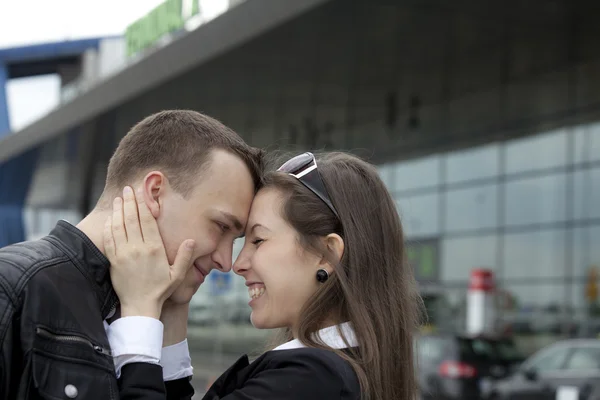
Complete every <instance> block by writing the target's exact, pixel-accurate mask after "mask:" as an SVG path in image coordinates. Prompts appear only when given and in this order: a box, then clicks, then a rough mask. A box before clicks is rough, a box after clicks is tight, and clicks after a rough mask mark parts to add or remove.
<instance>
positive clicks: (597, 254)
mask: <svg viewBox="0 0 600 400" xmlns="http://www.w3.org/2000/svg"><path fill="white" fill-rule="evenodd" d="M599 243H600V226H590V227H582V228H576V229H573V252H572V254H573V277H575V278H576V279H586V278H587V277H588V276H589V274H590V271H591V270H592V269H597V270H598V271H597V272H598V273H599V274H600V245H599ZM598 279H600V276H598Z"/></svg>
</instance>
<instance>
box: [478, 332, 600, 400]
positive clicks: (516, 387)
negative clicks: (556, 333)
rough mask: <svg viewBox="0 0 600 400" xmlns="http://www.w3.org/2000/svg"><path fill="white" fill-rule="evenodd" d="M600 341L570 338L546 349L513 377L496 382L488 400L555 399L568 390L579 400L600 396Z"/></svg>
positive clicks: (529, 359)
mask: <svg viewBox="0 0 600 400" xmlns="http://www.w3.org/2000/svg"><path fill="white" fill-rule="evenodd" d="M599 384H600V341H599V340H590V339H570V340H562V341H559V342H556V343H554V344H552V345H550V346H547V347H545V348H543V349H541V350H539V351H538V352H536V353H535V354H533V355H532V356H531V357H529V358H528V359H527V360H525V361H524V362H523V364H522V365H521V366H520V367H519V368H518V369H517V370H516V371H515V372H514V373H513V374H511V375H510V376H508V377H506V378H505V379H503V380H500V381H498V382H495V383H494V384H493V387H492V389H491V390H490V392H489V396H488V399H489V400H492V399H493V400H555V399H557V393H558V391H560V390H565V388H570V389H568V390H574V389H575V390H577V391H578V392H579V394H578V397H577V398H579V399H580V400H587V399H590V400H591V398H592V397H591V396H592V392H594V391H595V392H596V395H595V396H594V397H596V398H597V397H600V394H599V393H598V385H599Z"/></svg>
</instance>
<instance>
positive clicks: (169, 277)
mask: <svg viewBox="0 0 600 400" xmlns="http://www.w3.org/2000/svg"><path fill="white" fill-rule="evenodd" d="M194 246H195V242H194V241H193V240H186V241H184V242H183V243H182V244H181V246H180V247H179V250H178V252H177V256H176V257H175V262H174V264H173V265H170V264H169V261H168V260H167V255H166V251H165V247H164V245H163V241H162V237H161V236H160V232H159V231H158V225H157V223H156V220H155V219H154V216H153V215H152V213H151V212H150V210H149V209H148V206H147V205H146V203H145V202H144V196H143V194H141V193H139V192H138V194H137V196H135V195H134V194H133V190H132V189H131V188H130V187H126V188H125V189H124V190H123V199H121V198H120V197H117V198H116V199H115V200H114V202H113V213H112V216H111V217H109V218H108V219H107V220H106V224H105V227H104V250H105V253H106V257H107V258H108V259H109V261H110V263H111V267H110V277H111V280H112V283H113V287H114V289H115V292H116V293H117V296H119V300H120V301H121V316H123V317H126V316H134V315H135V316H146V317H152V318H157V319H158V318H160V315H161V309H162V307H163V304H164V302H165V300H166V299H167V298H169V297H170V296H171V294H172V293H173V291H174V290H175V289H176V288H177V287H178V286H179V285H180V284H181V282H182V281H183V278H184V277H185V274H186V273H187V271H188V269H189V268H190V266H191V263H192V253H193V251H194Z"/></svg>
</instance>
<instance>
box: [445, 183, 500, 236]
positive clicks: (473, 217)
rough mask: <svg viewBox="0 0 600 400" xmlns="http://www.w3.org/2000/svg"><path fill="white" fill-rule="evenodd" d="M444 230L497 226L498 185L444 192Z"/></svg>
mask: <svg viewBox="0 0 600 400" xmlns="http://www.w3.org/2000/svg"><path fill="white" fill-rule="evenodd" d="M446 196H447V197H446V231H447V232H450V231H465V230H473V229H483V228H493V227H496V226H497V215H498V207H497V202H498V186H497V185H496V184H491V185H482V186H478V187H475V188H468V189H459V190H451V191H448V192H447V194H446Z"/></svg>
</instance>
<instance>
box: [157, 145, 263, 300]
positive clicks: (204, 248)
mask: <svg viewBox="0 0 600 400" xmlns="http://www.w3.org/2000/svg"><path fill="white" fill-rule="evenodd" d="M207 162H208V163H209V165H208V168H206V169H205V170H204V172H203V173H202V176H201V177H200V178H199V179H198V184H197V186H196V187H195V188H194V190H193V192H192V193H191V195H189V196H188V198H187V199H184V198H183V197H182V196H181V195H180V194H178V193H175V192H174V191H173V190H172V189H170V188H169V189H168V190H165V192H164V195H162V198H161V199H160V203H161V204H160V214H159V216H158V218H157V222H158V227H159V229H160V232H161V235H162V238H163V242H164V244H165V248H166V251H167V258H168V259H169V262H170V263H171V264H172V263H173V261H174V260H175V256H176V254H177V250H178V249H179V246H180V245H181V243H182V242H183V241H184V240H186V239H194V240H195V241H196V247H195V251H194V255H193V258H192V259H193V262H194V266H193V267H192V268H190V269H189V271H188V272H187V275H186V277H185V279H184V281H183V283H182V285H181V286H180V287H179V288H177V290H176V291H175V292H174V293H173V295H172V296H171V299H170V300H171V301H173V302H174V303H177V304H185V303H188V302H189V301H190V300H191V298H192V296H193V295H194V294H195V293H196V291H197V290H198V288H199V287H200V284H202V282H204V279H205V277H206V275H208V273H209V272H210V271H211V270H212V269H213V268H217V269H220V270H222V271H225V272H228V271H229V270H231V263H232V260H231V258H232V252H233V241H234V240H235V239H236V238H237V237H239V236H240V235H241V234H242V232H243V231H244V228H245V226H246V222H247V219H248V213H249V212H250V206H251V205H252V200H253V197H254V183H253V181H252V177H251V175H250V172H249V171H248V167H247V166H246V164H245V163H244V162H243V161H242V160H241V159H240V158H239V157H237V156H235V155H233V154H231V153H228V152H226V151H223V150H213V151H212V154H211V159H210V160H209V161H207Z"/></svg>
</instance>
